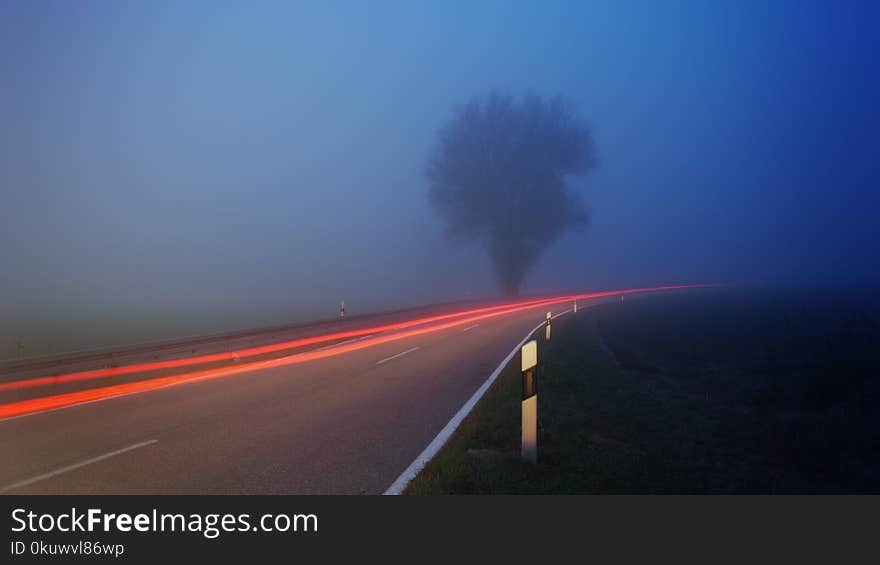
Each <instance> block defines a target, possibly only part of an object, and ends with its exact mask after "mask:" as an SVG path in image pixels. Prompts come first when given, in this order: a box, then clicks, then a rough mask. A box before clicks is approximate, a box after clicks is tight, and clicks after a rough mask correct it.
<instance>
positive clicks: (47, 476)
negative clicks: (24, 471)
mask: <svg viewBox="0 0 880 565" xmlns="http://www.w3.org/2000/svg"><path fill="white" fill-rule="evenodd" d="M154 443H159V440H157V439H148V440H147V441H142V442H140V443H135V444H133V445H129V446H128V447H123V448H121V449H117V450H115V451H110V452H109V453H105V454H103V455H98V456H97V457H92V458H91V459H86V460H85V461H80V462H79V463H73V464H71V465H67V466H66V467H61V468H60V469H55V470H54V471H49V472H48V473H43V474H42V475H37V476H36V477H32V478H30V479H25V480H23V481H19V482H17V483H12V484H11V485H6V486H4V487H0V492H8V491H10V490H14V489H17V488H21V487H25V486H28V485H32V484H34V483H36V482H39V481H43V480H46V479H51V478H52V477H57V476H58V475H61V474H63V473H67V472H69V471H73V470H75V469H79V468H80V467H85V466H86V465H91V464H92V463H97V462H98V461H103V460H104V459H109V458H111V457H115V456H117V455H121V454H123V453H125V452H127V451H132V450H133V449H138V448H140V447H146V446H148V445H153V444H154Z"/></svg>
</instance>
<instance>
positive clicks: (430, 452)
mask: <svg viewBox="0 0 880 565" xmlns="http://www.w3.org/2000/svg"><path fill="white" fill-rule="evenodd" d="M569 312H571V309H568V310H565V311H563V312H560V313H559V314H556V315H555V316H553V319H556V318H558V317H559V316H562V315H563V314H567V313H569ZM546 324H547V322H546V321H542V322H541V323H540V324H538V325H537V326H535V328H534V329H533V330H532V331H530V332H529V333H527V334H526V337H524V338H523V340H522V341H521V342H519V343H518V344H517V345H516V347H514V348H513V349H512V350H511V352H510V353H508V354H507V357H505V358H504V361H502V362H501V364H500V365H498V366H497V367H496V368H495V370H494V371H492V374H491V375H489V378H487V379H486V382H484V383H483V384H482V385H480V388H478V389H477V391H476V392H475V393H474V394H473V396H471V397H470V398H469V399H468V401H467V402H465V403H464V406H462V407H461V408H460V409H459V410H458V412H456V413H455V416H453V417H452V419H451V420H449V422H448V423H447V424H446V426H444V427H443V429H442V430H440V433H439V434H437V437H435V438H434V439H433V440H432V441H431V443H429V444H428V447H426V448H425V449H424V451H422V452H421V453H420V454H419V456H418V457H416V458H415V460H414V461H413V462H412V463H410V464H409V467H407V468H406V469H405V470H404V471H403V473H401V474H400V476H399V477H397V480H395V481H394V482H393V483H392V484H391V486H390V487H388V490H386V491H385V492H384V494H385V495H391V496H393V495H398V494H401V493H402V492H403V490H404V489H405V488H406V485H408V484H409V482H410V481H411V480H413V479H414V478H415V477H416V475H418V474H419V471H421V470H422V469H423V468H424V467H425V465H427V464H428V461H430V460H431V459H433V458H434V456H435V455H437V452H439V451H440V449H441V448H442V447H443V446H444V445H445V444H446V442H447V441H448V440H449V438H450V437H452V434H453V433H454V432H455V430H456V429H458V426H459V425H460V424H461V422H462V420H464V419H465V417H466V416H467V415H468V414H470V413H471V410H473V409H474V406H476V405H477V402H479V401H480V399H481V398H483V395H484V394H486V391H487V390H489V387H490V386H492V383H494V382H495V379H497V378H498V375H500V374H501V371H503V370H504V368H505V367H507V364H508V363H510V360H511V359H513V357H514V355H516V354H517V353H518V352H519V350H520V348H521V347H522V346H523V345H525V343H526V342H527V341H528V340H529V338H530V337H532V334H533V333H535V332H536V331H538V330H540V329H541V328H543V327H544V326H545V325H546Z"/></svg>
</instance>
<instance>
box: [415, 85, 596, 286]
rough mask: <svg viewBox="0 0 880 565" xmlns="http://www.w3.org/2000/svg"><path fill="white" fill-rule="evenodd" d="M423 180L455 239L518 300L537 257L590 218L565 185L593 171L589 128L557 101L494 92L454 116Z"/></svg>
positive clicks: (570, 109)
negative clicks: (478, 244) (479, 256)
mask: <svg viewBox="0 0 880 565" xmlns="http://www.w3.org/2000/svg"><path fill="white" fill-rule="evenodd" d="M438 137H439V141H438V143H437V146H436V147H435V149H434V152H433V154H432V155H431V158H430V159H429V162H428V166H427V169H426V177H427V179H428V182H429V183H430V190H429V198H430V201H431V204H432V205H433V206H434V208H435V209H436V210H437V211H438V212H439V214H440V215H441V216H442V217H443V219H444V220H445V222H446V224H447V229H448V235H449V236H450V237H451V238H453V239H463V240H479V241H482V242H483V243H485V245H486V247H487V251H488V253H489V257H490V259H491V261H492V268H493V271H494V273H495V276H496V278H497V280H498V284H499V285H500V287H501V289H502V291H503V292H504V293H505V294H509V295H515V294H518V292H519V289H520V287H521V286H522V283H523V280H524V278H525V276H526V274H527V273H528V272H529V270H530V269H531V268H532V267H533V266H534V265H535V263H536V261H537V260H538V257H539V256H540V254H541V252H542V251H543V250H544V249H545V248H546V247H547V246H548V245H550V244H551V243H553V242H554V241H556V240H557V239H559V237H560V236H561V235H562V234H563V233H565V231H566V230H567V229H570V228H574V227H581V226H584V225H586V223H587V221H588V220H589V213H588V211H587V208H586V206H585V205H584V203H583V201H582V200H581V199H580V198H579V196H578V195H577V194H576V193H574V192H573V191H572V190H571V189H570V188H569V187H568V186H567V185H566V180H567V178H568V177H570V176H573V175H580V174H584V173H586V172H587V171H589V170H590V169H591V168H593V167H594V166H595V163H596V160H595V152H594V148H593V142H592V136H591V135H590V130H589V128H588V127H587V126H586V124H584V123H583V122H581V121H580V120H578V119H577V118H576V117H575V116H574V113H573V107H572V105H571V104H570V103H569V102H568V101H566V100H565V99H563V98H561V97H555V98H550V99H543V98H541V97H538V96H526V97H524V98H523V99H522V100H520V101H516V100H514V99H513V97H511V96H508V95H504V94H499V93H496V92H492V93H490V94H489V95H487V96H486V97H484V98H480V97H477V98H474V99H472V100H471V101H470V102H468V103H467V104H465V105H464V106H462V107H460V108H458V109H457V110H456V111H455V115H454V117H453V119H452V120H451V121H450V122H449V123H448V124H447V125H446V126H445V127H443V128H442V129H441V130H440V132H439V136H438Z"/></svg>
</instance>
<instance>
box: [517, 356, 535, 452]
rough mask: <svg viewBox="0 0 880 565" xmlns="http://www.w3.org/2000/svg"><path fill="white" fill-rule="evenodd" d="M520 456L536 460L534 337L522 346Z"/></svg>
mask: <svg viewBox="0 0 880 565" xmlns="http://www.w3.org/2000/svg"><path fill="white" fill-rule="evenodd" d="M520 353H521V356H522V458H523V460H524V461H528V462H530V463H536V462H537V461H538V380H537V375H536V374H535V370H536V368H537V366H538V342H537V341H535V340H534V339H533V340H531V341H530V342H528V343H526V344H525V345H523V346H522V350H521V351H520Z"/></svg>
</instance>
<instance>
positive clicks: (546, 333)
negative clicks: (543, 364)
mask: <svg viewBox="0 0 880 565" xmlns="http://www.w3.org/2000/svg"><path fill="white" fill-rule="evenodd" d="M552 320H553V313H552V312H547V326H546V328H545V329H544V339H546V340H547V341H550V322H551V321H552Z"/></svg>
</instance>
